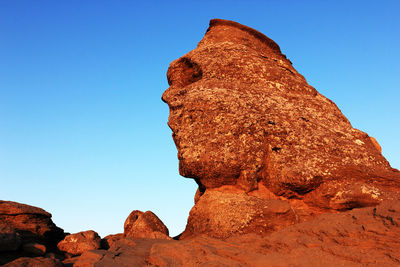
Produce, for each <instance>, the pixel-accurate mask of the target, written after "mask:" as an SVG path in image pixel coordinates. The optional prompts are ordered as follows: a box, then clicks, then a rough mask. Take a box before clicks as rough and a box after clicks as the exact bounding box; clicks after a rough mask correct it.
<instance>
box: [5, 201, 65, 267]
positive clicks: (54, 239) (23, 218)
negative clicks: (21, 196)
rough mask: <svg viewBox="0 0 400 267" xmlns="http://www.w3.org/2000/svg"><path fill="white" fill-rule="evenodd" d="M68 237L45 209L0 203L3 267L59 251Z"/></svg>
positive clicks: (15, 203) (12, 203)
mask: <svg viewBox="0 0 400 267" xmlns="http://www.w3.org/2000/svg"><path fill="white" fill-rule="evenodd" d="M64 235H65V234H64V231H63V230H62V229H60V228H58V227H57V226H56V225H55V224H54V223H53V221H52V220H51V214H50V213H48V212H46V211H44V210H43V209H41V208H37V207H33V206H29V205H25V204H21V203H17V202H12V201H2V200H0V265H1V264H5V263H7V262H9V261H12V260H13V259H16V258H19V257H24V256H28V257H32V256H43V255H45V254H46V253H47V254H51V253H53V252H56V251H57V243H58V242H59V241H61V240H62V239H63V238H64Z"/></svg>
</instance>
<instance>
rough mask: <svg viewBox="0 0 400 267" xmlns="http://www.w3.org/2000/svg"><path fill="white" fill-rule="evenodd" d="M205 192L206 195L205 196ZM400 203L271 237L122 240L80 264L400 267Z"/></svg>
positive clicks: (331, 216)
mask: <svg viewBox="0 0 400 267" xmlns="http://www.w3.org/2000/svg"><path fill="white" fill-rule="evenodd" d="M203 196H204V195H203ZM399 225H400V201H384V202H383V203H382V204H380V205H378V206H377V207H367V208H361V209H353V210H351V211H346V212H341V213H328V214H322V215H320V216H317V217H316V218H314V219H310V220H308V221H306V222H302V223H298V224H294V225H288V226H286V227H284V228H282V229H280V230H277V231H275V232H272V233H270V234H269V235H264V236H261V235H258V234H254V233H248V234H243V235H239V236H234V237H231V238H228V239H226V240H220V239H216V238H212V237H207V236H204V235H199V236H195V237H193V238H190V239H185V240H180V241H176V240H163V239H135V240H132V239H129V238H122V239H120V240H118V241H116V242H115V244H114V245H113V247H112V248H110V249H109V250H108V251H106V250H95V251H88V252H85V253H84V254H82V256H81V257H79V258H78V259H77V261H75V264H78V263H79V264H82V265H74V266H107V267H110V266H118V267H120V266H260V267H261V266H299V267H303V266H304V267H306V266H307V267H308V266H343V267H345V266H346V267H347V266H397V265H398V263H399V262H400V249H399V248H400V241H399V239H398V236H399V235H400V226H399Z"/></svg>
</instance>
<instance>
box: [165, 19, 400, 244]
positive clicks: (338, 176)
mask: <svg viewBox="0 0 400 267" xmlns="http://www.w3.org/2000/svg"><path fill="white" fill-rule="evenodd" d="M167 77H168V82H169V85H170V87H169V88H168V89H167V90H166V91H165V92H164V94H163V97H162V99H163V100H164V101H165V102H166V103H167V104H168V105H169V108H170V116H169V121H168V125H169V126H170V127H171V129H172V131H173V134H172V136H173V139H174V141H175V144H176V147H177V149H178V158H179V170H180V173H181V175H183V176H185V177H189V178H194V179H195V180H196V182H197V183H198V185H199V191H198V193H197V194H196V206H195V207H194V208H193V210H192V212H191V214H190V218H189V223H188V226H187V231H190V232H191V233H192V234H193V233H196V231H197V232H198V233H199V234H200V233H203V230H200V229H201V226H199V225H198V226H195V225H193V223H195V222H196V221H200V220H202V221H205V220H210V221H212V220H213V217H209V216H210V213H208V211H206V209H202V208H201V207H200V206H201V205H202V201H201V198H202V197H203V196H202V194H203V193H204V192H206V194H207V191H209V190H212V189H215V188H217V189H218V188H221V187H224V186H227V185H229V186H232V187H235V188H236V189H241V190H244V191H245V192H246V193H247V194H248V195H251V196H255V197H259V198H266V199H280V200H281V201H287V203H290V205H292V207H293V209H294V212H295V213H296V214H298V215H299V217H300V218H299V221H302V220H304V219H305V218H311V217H312V215H314V214H321V213H325V212H335V211H344V210H350V209H353V208H360V207H368V206H375V205H377V204H379V203H380V202H381V201H383V200H390V199H398V198H399V188H400V186H399V185H400V173H399V172H398V171H397V170H395V169H393V168H391V166H390V165H389V163H388V162H387V161H386V159H385V158H384V157H383V156H382V154H381V152H380V147H379V144H378V143H377V142H376V140H375V139H373V138H371V137H370V136H368V134H366V133H364V132H362V131H360V130H357V129H355V128H353V127H352V126H351V124H350V122H349V121H348V120H347V118H346V117H345V116H344V115H343V114H342V113H341V111H340V110H339V108H338V107H337V106H336V105H335V104H334V103H333V102H332V101H331V100H329V99H327V98H326V97H324V96H323V95H321V94H320V93H318V91H316V90H315V89H314V88H313V87H312V86H310V85H309V84H308V83H307V82H306V80H305V79H304V77H303V76H302V75H301V74H299V73H298V72H297V71H296V70H295V69H294V67H293V65H292V62H291V61H290V60H288V59H287V57H286V56H285V55H284V54H282V52H281V50H280V48H279V46H278V45H277V44H276V43H275V42H274V41H272V40H271V39H269V38H268V37H266V36H264V35H263V34H261V33H259V32H257V31H255V30H253V29H251V28H249V27H246V26H243V25H241V24H238V23H236V22H232V21H226V20H211V22H210V27H209V28H208V30H207V32H206V34H205V36H204V38H203V39H202V40H201V41H200V43H199V44H198V46H197V47H196V49H194V50H192V51H191V52H189V53H187V54H186V55H184V56H183V57H181V58H179V59H177V60H175V61H173V62H172V63H171V64H170V67H169V69H168V73H167ZM261 187H262V189H260V188H261ZM236 189H235V190H236ZM235 190H233V191H232V192H235ZM260 190H261V191H262V192H257V191H260ZM266 192H268V193H266ZM297 208H299V210H297ZM233 209H234V208H233ZM200 210H203V211H204V212H203V213H202V212H200ZM260 212H261V213H262V211H260ZM266 217H267V216H266ZM269 223H270V222H269V221H268V219H265V220H264V224H269ZM228 231H229V230H228ZM249 231H250V229H249ZM212 232H213V230H210V234H211V233H212ZM227 234H228V233H227ZM185 236H187V235H185V234H184V235H183V237H185ZM216 237H217V236H216Z"/></svg>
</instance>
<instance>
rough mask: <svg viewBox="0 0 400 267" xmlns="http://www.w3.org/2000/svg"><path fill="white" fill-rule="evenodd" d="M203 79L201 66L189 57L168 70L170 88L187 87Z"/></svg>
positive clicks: (180, 60)
mask: <svg viewBox="0 0 400 267" xmlns="http://www.w3.org/2000/svg"><path fill="white" fill-rule="evenodd" d="M202 77H203V71H202V70H201V68H200V66H199V65H198V64H197V63H196V62H193V61H191V60H190V59H189V58H187V57H183V58H181V59H179V60H178V61H177V62H176V63H175V64H173V65H171V66H170V68H169V69H168V73H167V78H168V84H169V85H170V86H172V85H174V86H179V87H185V86H187V85H189V84H191V83H194V82H197V81H198V80H200V79H201V78H202Z"/></svg>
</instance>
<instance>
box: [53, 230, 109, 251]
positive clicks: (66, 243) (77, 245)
mask: <svg viewBox="0 0 400 267" xmlns="http://www.w3.org/2000/svg"><path fill="white" fill-rule="evenodd" d="M100 243H101V238H100V236H99V235H98V234H97V233H96V232H95V231H93V230H89V231H84V232H79V233H76V234H71V235H67V236H66V237H65V238H64V240H62V241H61V242H60V243H58V245H57V247H58V249H59V250H61V251H64V252H66V253H68V254H70V255H72V256H77V255H81V254H82V253H83V252H85V251H87V250H91V249H99V248H100V247H101V246H100Z"/></svg>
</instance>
